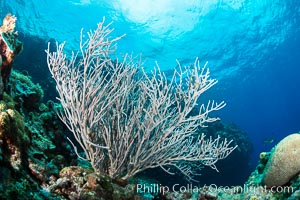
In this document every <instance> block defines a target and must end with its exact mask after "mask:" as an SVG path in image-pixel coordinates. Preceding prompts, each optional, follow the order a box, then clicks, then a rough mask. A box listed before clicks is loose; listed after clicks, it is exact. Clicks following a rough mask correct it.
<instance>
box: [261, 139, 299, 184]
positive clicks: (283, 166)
mask: <svg viewBox="0 0 300 200" xmlns="http://www.w3.org/2000/svg"><path fill="white" fill-rule="evenodd" d="M299 173H300V134H298V133H295V134H291V135H289V136H287V137H285V138H284V139H283V140H281V141H280V142H279V143H278V144H277V146H276V147H275V148H274V150H273V153H272V155H271V157H270V159H269V161H268V163H267V165H266V168H265V170H264V174H263V184H264V185H266V186H267V187H272V186H282V185H285V184H286V183H287V182H288V181H289V180H290V179H292V178H293V177H295V176H296V175H297V174H299Z"/></svg>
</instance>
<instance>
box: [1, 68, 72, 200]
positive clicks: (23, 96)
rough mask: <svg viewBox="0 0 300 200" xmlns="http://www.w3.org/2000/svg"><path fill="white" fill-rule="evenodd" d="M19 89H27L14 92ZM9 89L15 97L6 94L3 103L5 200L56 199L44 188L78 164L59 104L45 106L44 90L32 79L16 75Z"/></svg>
mask: <svg viewBox="0 0 300 200" xmlns="http://www.w3.org/2000/svg"><path fill="white" fill-rule="evenodd" d="M18 85H19V86H21V88H23V89H14V88H18ZM9 87H10V88H11V90H10V91H11V95H9V94H7V93H6V92H4V93H3V98H2V100H0V186H1V187H0V194H1V198H5V199H20V197H21V196H22V199H55V198H52V197H51V195H50V194H48V193H47V192H45V191H44V190H42V189H41V187H40V185H41V184H42V183H48V182H49V181H52V180H53V179H57V178H58V177H59V172H60V170H61V169H62V168H64V167H65V166H69V165H71V163H73V164H76V157H75V155H74V154H73V152H72V151H71V149H72V148H71V147H70V146H69V145H68V144H67V143H64V141H67V140H66V139H65V138H64V134H63V133H64V132H65V130H66V129H65V128H64V126H63V125H62V124H61V123H60V121H59V119H58V118H57V115H56V113H55V112H54V109H55V104H54V103H53V102H51V101H48V102H46V103H42V102H41V100H42V94H43V90H42V89H41V88H40V87H39V85H38V84H33V83H32V82H31V80H30V77H28V76H26V75H24V74H21V73H19V72H15V71H13V72H12V76H11V77H10V81H9ZM24 88H26V89H24ZM29 105H30V106H29Z"/></svg>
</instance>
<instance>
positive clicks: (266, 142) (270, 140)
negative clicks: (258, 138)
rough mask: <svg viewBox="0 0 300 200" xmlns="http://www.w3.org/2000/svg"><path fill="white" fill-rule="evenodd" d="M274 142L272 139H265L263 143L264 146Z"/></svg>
mask: <svg viewBox="0 0 300 200" xmlns="http://www.w3.org/2000/svg"><path fill="white" fill-rule="evenodd" d="M273 142H274V139H273V138H266V139H265V140H264V143H265V144H272V143H273Z"/></svg>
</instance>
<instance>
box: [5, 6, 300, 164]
mask: <svg viewBox="0 0 300 200" xmlns="http://www.w3.org/2000/svg"><path fill="white" fill-rule="evenodd" d="M8 12H10V13H12V14H14V15H16V16H17V18H18V21H17V30H18V31H19V35H20V40H21V41H22V42H24V51H23V53H22V54H21V55H20V56H19V57H18V58H17V60H16V62H15V64H16V66H15V68H16V69H23V70H27V71H29V74H31V75H32V76H33V78H34V79H35V80H36V81H39V80H40V79H41V78H43V77H46V78H47V79H48V78H49V81H51V80H50V79H51V78H50V77H49V73H48V71H47V70H48V68H47V66H46V65H45V54H44V49H45V48H46V47H47V42H48V41H54V40H56V41H59V42H62V41H67V49H68V50H69V51H71V50H75V51H76V50H78V42H79V33H80V30H81V28H84V30H86V31H88V30H90V29H94V28H95V27H96V24H97V23H98V22H100V21H102V19H103V17H104V16H105V19H106V21H107V22H110V21H113V22H114V23H113V27H114V28H115V31H114V33H113V34H114V35H115V36H119V35H123V34H124V33H125V34H126V36H125V37H124V39H123V40H121V41H120V42H119V44H118V52H119V53H120V55H121V54H123V53H125V52H129V53H133V54H135V55H138V54H142V56H143V58H144V60H145V68H147V69H149V70H151V69H152V68H153V66H154V65H155V61H157V62H158V63H159V65H160V67H161V68H162V70H163V71H165V72H166V73H169V72H170V71H172V69H173V68H174V66H176V59H178V60H179V61H180V62H181V63H182V64H187V65H188V64H190V63H193V61H194V59H195V58H196V57H199V58H200V60H201V61H202V63H205V62H206V61H208V63H209V64H208V67H209V68H210V70H211V75H212V77H214V78H217V79H218V80H219V83H218V85H217V86H215V87H214V88H212V89H211V91H209V92H208V94H206V96H205V97H204V99H203V100H204V101H205V100H207V99H216V100H225V101H226V102H227V106H226V108H224V109H223V110H222V111H220V112H218V115H219V116H220V117H221V119H222V120H223V121H225V122H229V123H231V122H233V123H235V124H237V125H238V126H239V127H240V128H241V129H243V130H244V131H245V132H247V133H248V134H249V136H250V138H251V140H252V142H253V144H254V152H253V158H252V160H253V163H254V164H253V165H256V162H257V160H258V154H259V153H260V152H261V151H269V150H270V149H271V148H272V147H273V146H274V145H275V144H276V143H277V142H278V141H279V140H281V139H282V138H283V137H285V136H286V135H288V134H291V133H294V132H299V131H300V90H299V87H300V78H299V74H300V2H299V1H298V0H260V1H255V0H202V1H199V0H190V1H179V0H178V1H177V0H163V1H162V0H160V1H158V0H137V1H132V0H110V1H109V0H102V1H100V0H65V1H62V0H14V1H11V0H1V2H0V17H1V18H3V17H4V16H5V15H6V14H7V13H8ZM24 64H26V66H24ZM44 88H45V90H46V92H47V85H44ZM47 95H48V96H49V98H51V97H52V96H51V92H50V91H48V94H47ZM273 140H274V141H273ZM269 141H273V142H269Z"/></svg>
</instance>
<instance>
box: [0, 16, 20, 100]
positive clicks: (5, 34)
mask: <svg viewBox="0 0 300 200" xmlns="http://www.w3.org/2000/svg"><path fill="white" fill-rule="evenodd" d="M16 20H17V18H16V17H15V16H13V15H11V14H7V15H6V17H5V18H4V19H3V23H2V26H1V27H0V71H1V77H0V79H1V80H0V95H2V93H3V91H4V90H5V89H6V86H7V82H8V78H9V76H10V72H11V69H12V64H13V60H14V58H15V56H17V55H18V54H19V53H20V52H21V50H22V43H21V42H20V41H19V40H18V39H17V36H18V33H17V32H15V31H14V29H15V23H16Z"/></svg>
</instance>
